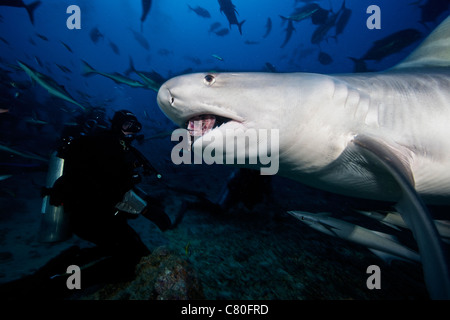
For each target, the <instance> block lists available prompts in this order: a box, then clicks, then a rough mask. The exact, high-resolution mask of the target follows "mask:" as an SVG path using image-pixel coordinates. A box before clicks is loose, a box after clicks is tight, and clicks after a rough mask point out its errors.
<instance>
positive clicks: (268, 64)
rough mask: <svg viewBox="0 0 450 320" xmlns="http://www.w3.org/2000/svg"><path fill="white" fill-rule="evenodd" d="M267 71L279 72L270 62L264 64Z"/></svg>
mask: <svg viewBox="0 0 450 320" xmlns="http://www.w3.org/2000/svg"><path fill="white" fill-rule="evenodd" d="M264 67H265V69H267V70H268V71H269V72H277V69H276V68H275V66H274V65H273V64H271V63H270V62H266V63H265V64H264Z"/></svg>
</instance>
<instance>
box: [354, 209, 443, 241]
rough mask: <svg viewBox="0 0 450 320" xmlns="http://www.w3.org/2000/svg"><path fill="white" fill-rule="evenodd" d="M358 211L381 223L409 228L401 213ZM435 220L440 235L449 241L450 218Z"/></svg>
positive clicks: (393, 226) (396, 228)
mask: <svg viewBox="0 0 450 320" xmlns="http://www.w3.org/2000/svg"><path fill="white" fill-rule="evenodd" d="M357 212H358V213H360V214H362V215H364V216H366V217H369V218H371V219H374V220H376V221H379V222H380V223H382V224H384V225H387V226H389V227H391V228H393V229H395V230H401V229H399V228H398V227H400V228H404V229H407V228H408V225H407V224H406V223H405V220H403V218H402V216H401V214H400V213H398V212H386V213H380V212H376V211H364V210H357ZM433 221H434V224H435V225H436V229H437V231H438V233H439V235H440V236H441V237H442V238H444V240H446V241H449V240H450V222H449V221H448V220H433Z"/></svg>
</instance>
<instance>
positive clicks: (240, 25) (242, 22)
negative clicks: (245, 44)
mask: <svg viewBox="0 0 450 320" xmlns="http://www.w3.org/2000/svg"><path fill="white" fill-rule="evenodd" d="M245 21H246V20H242V21H241V22H240V23H238V28H239V33H240V34H241V35H242V25H243V24H244V22H245Z"/></svg>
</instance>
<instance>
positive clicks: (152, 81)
mask: <svg viewBox="0 0 450 320" xmlns="http://www.w3.org/2000/svg"><path fill="white" fill-rule="evenodd" d="M131 72H134V73H136V74H137V75H138V76H139V77H140V78H141V79H142V81H144V87H145V88H147V89H151V90H153V91H155V92H158V90H159V88H160V87H161V84H163V82H164V81H165V80H164V78H163V77H162V76H161V75H160V74H158V73H157V72H156V71H153V72H144V71H137V70H136V69H135V67H134V63H133V60H132V58H131V57H130V67H129V69H128V71H127V72H126V73H125V74H129V73H131Z"/></svg>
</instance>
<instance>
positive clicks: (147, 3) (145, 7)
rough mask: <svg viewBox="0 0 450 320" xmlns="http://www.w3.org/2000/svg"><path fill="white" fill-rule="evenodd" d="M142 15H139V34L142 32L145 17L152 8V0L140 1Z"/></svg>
mask: <svg viewBox="0 0 450 320" xmlns="http://www.w3.org/2000/svg"><path fill="white" fill-rule="evenodd" d="M141 4H142V15H141V32H142V31H143V30H144V22H145V19H147V15H148V14H149V12H150V9H151V8H152V0H142V1H141Z"/></svg>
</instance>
